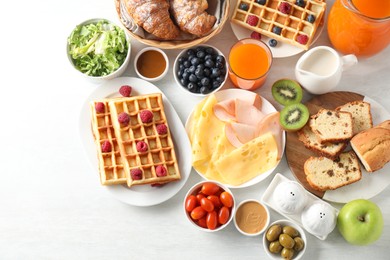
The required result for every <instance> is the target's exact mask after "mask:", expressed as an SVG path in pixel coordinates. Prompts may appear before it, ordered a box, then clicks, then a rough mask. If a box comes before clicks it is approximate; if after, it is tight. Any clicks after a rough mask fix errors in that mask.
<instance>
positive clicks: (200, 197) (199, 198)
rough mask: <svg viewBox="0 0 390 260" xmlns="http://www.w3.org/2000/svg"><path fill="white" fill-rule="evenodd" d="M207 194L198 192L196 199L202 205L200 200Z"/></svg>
mask: <svg viewBox="0 0 390 260" xmlns="http://www.w3.org/2000/svg"><path fill="white" fill-rule="evenodd" d="M204 197H205V196H204V195H203V194H201V193H198V194H196V199H197V200H198V204H199V205H200V201H201V200H202V199H203V198H204Z"/></svg>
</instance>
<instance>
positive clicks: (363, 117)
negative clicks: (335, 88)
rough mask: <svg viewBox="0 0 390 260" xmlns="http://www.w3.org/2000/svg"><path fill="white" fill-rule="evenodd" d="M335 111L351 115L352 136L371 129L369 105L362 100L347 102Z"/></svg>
mask: <svg viewBox="0 0 390 260" xmlns="http://www.w3.org/2000/svg"><path fill="white" fill-rule="evenodd" d="M336 110H337V111H344V112H349V113H351V115H352V122H353V126H352V128H353V135H356V134H357V133H360V132H361V131H364V130H367V129H370V128H371V127H372V115H371V105H370V103H367V102H364V101H362V100H357V101H352V102H348V103H346V104H344V105H342V106H339V107H337V108H336Z"/></svg>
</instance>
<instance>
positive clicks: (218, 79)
mask: <svg viewBox="0 0 390 260" xmlns="http://www.w3.org/2000/svg"><path fill="white" fill-rule="evenodd" d="M223 80H224V78H223V77H221V76H218V77H216V78H215V81H217V82H219V83H222V82H223Z"/></svg>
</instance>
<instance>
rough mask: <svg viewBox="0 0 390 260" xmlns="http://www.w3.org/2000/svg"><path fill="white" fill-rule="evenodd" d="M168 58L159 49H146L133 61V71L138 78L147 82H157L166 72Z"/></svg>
mask: <svg viewBox="0 0 390 260" xmlns="http://www.w3.org/2000/svg"><path fill="white" fill-rule="evenodd" d="M168 65H169V60H168V56H167V55H166V54H165V52H163V51H162V50H161V49H158V48H155V47H146V48H144V49H142V50H141V51H139V52H138V53H137V55H136V56H135V59H134V69H135V72H136V73H137V75H138V77H140V78H141V79H144V80H147V81H158V80H160V79H162V78H163V77H164V76H165V75H166V74H167V72H168V68H169V66H168Z"/></svg>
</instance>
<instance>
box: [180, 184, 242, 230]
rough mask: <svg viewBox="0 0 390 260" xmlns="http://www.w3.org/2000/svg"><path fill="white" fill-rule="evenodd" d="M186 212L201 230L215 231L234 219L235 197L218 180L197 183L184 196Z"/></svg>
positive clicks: (194, 224) (192, 222)
mask: <svg viewBox="0 0 390 260" xmlns="http://www.w3.org/2000/svg"><path fill="white" fill-rule="evenodd" d="M183 204H184V206H183V207H184V212H185V215H186V217H187V219H188V220H189V222H190V223H191V224H192V225H193V226H194V227H196V228H197V229H199V230H202V231H206V232H215V231H219V230H221V229H223V228H225V227H226V226H227V225H228V224H229V223H230V221H231V220H232V219H233V216H234V210H235V199H234V196H233V193H232V192H231V191H230V190H229V188H227V187H226V186H225V185H223V184H221V183H219V182H216V181H202V182H199V183H197V184H195V185H194V186H193V187H192V188H191V189H190V190H189V191H188V192H187V194H186V196H185V198H184V202H183Z"/></svg>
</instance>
